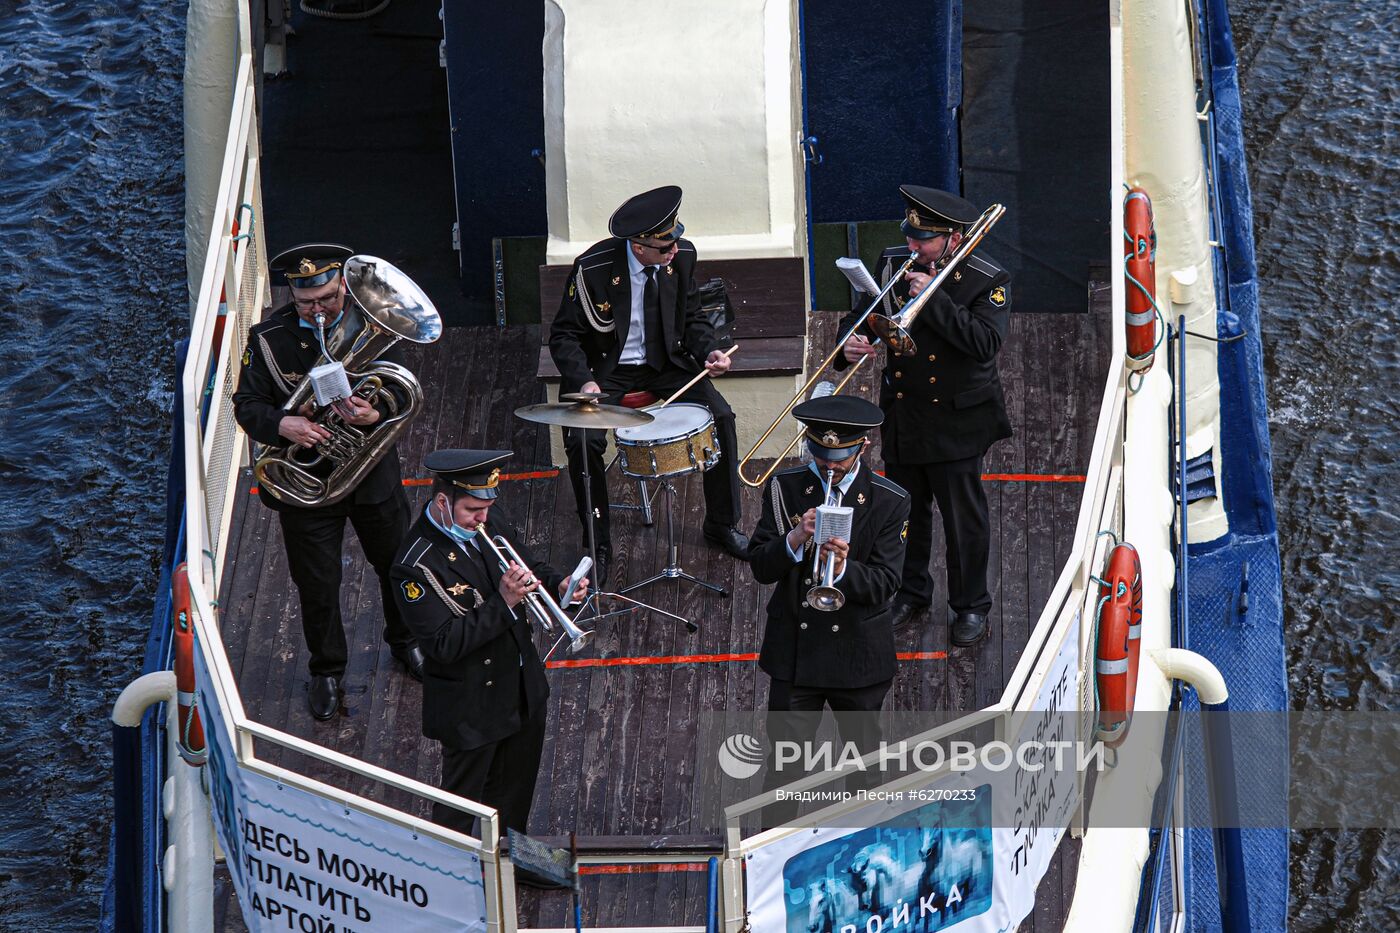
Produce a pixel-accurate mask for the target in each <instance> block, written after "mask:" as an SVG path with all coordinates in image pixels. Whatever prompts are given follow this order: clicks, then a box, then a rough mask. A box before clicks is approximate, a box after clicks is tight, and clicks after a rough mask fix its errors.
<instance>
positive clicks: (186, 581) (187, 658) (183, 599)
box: [170, 564, 206, 767]
mask: <svg viewBox="0 0 1400 933" xmlns="http://www.w3.org/2000/svg"><path fill="white" fill-rule="evenodd" d="M170 588H171V590H172V593H171V595H172V598H173V602H174V629H175V694H176V702H177V703H178V705H179V708H180V713H179V723H180V725H179V728H180V734H179V735H177V736H176V737H175V747H176V748H178V749H179V750H180V757H181V758H183V759H185V763H186V764H190V765H193V766H195V767H199V766H200V765H202V764H204V759H205V755H206V752H205V748H204V725H203V724H202V723H201V722H200V721H199V710H198V709H196V708H195V684H194V623H193V622H192V621H191V616H190V577H189V571H188V570H187V568H186V567H185V565H184V564H181V565H180V566H178V567H176V568H175V573H174V575H173V576H172V577H171V580H170Z"/></svg>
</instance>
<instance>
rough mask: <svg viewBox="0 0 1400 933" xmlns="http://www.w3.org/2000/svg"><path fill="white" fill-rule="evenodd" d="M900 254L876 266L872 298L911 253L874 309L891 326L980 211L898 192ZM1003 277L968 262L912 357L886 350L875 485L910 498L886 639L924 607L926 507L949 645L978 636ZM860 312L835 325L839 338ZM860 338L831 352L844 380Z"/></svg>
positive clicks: (999, 406)
mask: <svg viewBox="0 0 1400 933" xmlns="http://www.w3.org/2000/svg"><path fill="white" fill-rule="evenodd" d="M899 193H900V194H901V195H903V197H904V204H905V211H904V222H903V224H902V225H901V228H900V229H901V230H902V232H903V233H904V236H905V246H903V247H898V246H897V247H891V248H890V249H887V250H885V252H884V254H883V255H882V256H881V257H880V265H879V267H878V268H877V270H876V278H877V280H878V281H879V282H880V284H881V285H882V286H883V285H885V284H887V283H889V280H890V277H891V276H892V275H893V274H894V272H895V270H897V269H898V268H899V267H900V266H901V265H902V264H903V263H904V261H905V260H907V259H909V258H910V253H911V252H912V253H914V254H915V256H916V259H915V262H914V264H913V265H912V266H911V267H910V269H909V271H908V272H907V273H906V274H905V277H904V280H903V281H900V282H898V283H896V284H895V285H894V287H893V288H892V289H891V290H890V293H889V294H888V295H887V296H886V297H885V299H884V301H885V307H884V308H882V309H880V310H881V311H882V313H884V314H886V315H890V316H893V315H894V314H895V313H897V312H898V311H899V309H900V308H902V307H903V306H904V304H905V303H906V302H908V301H909V300H910V299H912V298H914V297H916V296H918V295H919V294H920V292H922V291H923V289H924V287H925V286H927V285H928V284H929V282H930V281H931V279H932V277H933V275H934V274H935V273H936V272H937V271H938V270H940V269H941V268H942V267H943V266H945V265H946V264H947V263H948V261H949V259H951V257H952V256H953V255H954V253H955V251H956V250H957V249H958V246H959V244H960V243H961V242H962V240H963V237H964V234H965V233H966V232H967V230H968V227H969V225H971V224H973V223H974V222H976V221H977V219H978V217H979V213H980V212H979V211H978V210H977V208H976V207H974V206H973V205H972V204H971V203H970V202H968V201H965V200H963V199H962V198H960V197H957V196H956V195H953V194H949V193H948V192H946V191H939V190H937V189H935V188H925V187H922V186H918V185H903V186H901V187H900V189H899ZM1010 279H1011V276H1010V275H1009V274H1008V273H1007V272H1006V270H1005V269H1003V268H1002V267H1001V266H999V265H998V264H997V263H996V262H995V261H994V260H992V259H990V258H988V257H987V255H986V254H985V253H982V252H977V253H973V254H969V255H968V256H967V257H966V258H965V259H964V260H962V261H961V262H960V263H959V264H958V267H957V268H955V269H954V270H953V271H952V274H951V275H950V276H949V277H948V278H946V279H944V282H943V285H942V286H941V287H940V288H939V290H938V292H937V293H936V294H935V295H934V296H933V297H932V299H931V300H930V301H929V302H928V304H927V305H925V306H924V308H923V311H922V313H921V314H919V316H918V318H917V320H916V321H915V323H914V325H913V327H912V328H911V336H912V337H913V338H914V341H915V343H916V347H915V349H914V350H913V352H911V353H907V354H905V355H900V354H898V353H896V352H894V351H893V350H892V349H891V350H890V351H889V356H888V357H887V359H886V360H885V371H884V376H883V378H882V380H881V383H880V407H881V408H882V409H884V411H885V423H884V427H883V428H882V430H881V440H882V442H883V448H882V449H883V454H884V460H885V475H886V476H888V477H889V478H890V479H892V480H894V481H895V482H896V483H898V484H899V485H900V486H902V487H903V488H905V489H907V490H908V491H909V496H910V499H911V505H910V512H909V550H908V553H907V554H906V555H905V561H904V577H903V580H902V582H901V584H900V588H899V594H898V596H896V597H895V602H896V609H895V627H896V628H904V627H905V626H907V625H908V624H909V623H910V622H912V620H913V618H914V617H915V616H916V615H917V614H919V613H921V612H922V611H923V610H924V609H926V608H927V607H928V606H929V605H930V604H931V603H932V601H933V579H932V577H931V576H930V575H929V555H930V553H931V552H932V547H933V503H934V502H937V503H938V511H939V514H940V515H942V517H943V537H944V541H945V542H946V544H947V571H948V605H949V608H950V609H951V610H952V612H953V621H952V628H951V631H950V632H949V640H950V641H951V642H952V643H953V644H954V645H956V646H958V647H968V646H971V645H975V644H976V643H977V642H978V641H980V640H981V639H982V638H983V637H984V636H985V635H986V634H987V614H988V612H990V610H991V608H992V597H991V594H990V593H989V592H988V589H987V561H988V555H989V553H990V548H991V534H990V523H989V520H988V514H987V494H986V491H985V490H984V489H983V487H982V457H983V455H984V454H986V452H987V449H988V448H990V447H991V446H992V444H994V443H995V442H997V441H998V440H1001V439H1002V438H1005V437H1010V436H1011V422H1010V420H1009V419H1008V417H1007V414H1006V402H1005V400H1004V398H1003V395H1002V388H1001V378H1000V376H999V375H998V373H997V351H998V350H1000V349H1001V345H1002V341H1003V340H1005V339H1006V335H1007V331H1008V328H1009V326H1010V325H1009V319H1010V311H1011V290H1010V286H1009V285H1008V284H1007V283H1008V282H1009V281H1010ZM858 314H859V312H852V313H851V314H850V315H848V316H847V317H846V318H845V319H843V320H842V322H841V331H842V333H844V332H845V331H846V330H847V329H848V328H850V327H851V326H853V325H854V324H855V321H856V318H857V316H858ZM869 336H870V333H869V330H868V326H862V328H861V332H858V333H857V334H856V335H855V336H853V337H852V338H851V339H850V340H848V341H847V342H846V345H845V346H844V347H843V348H842V354H841V355H839V356H838V357H837V358H836V367H837V368H838V369H844V368H845V367H846V366H848V365H849V364H851V363H855V362H856V361H858V360H859V359H861V357H864V356H869V355H871V354H873V353H874V352H875V347H874V346H873V345H872V344H871V341H870V340H869Z"/></svg>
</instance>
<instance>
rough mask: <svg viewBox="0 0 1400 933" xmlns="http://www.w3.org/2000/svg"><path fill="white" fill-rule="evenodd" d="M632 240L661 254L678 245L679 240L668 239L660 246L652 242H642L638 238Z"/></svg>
mask: <svg viewBox="0 0 1400 933" xmlns="http://www.w3.org/2000/svg"><path fill="white" fill-rule="evenodd" d="M632 242H634V243H636V244H637V245H638V246H645V247H646V248H647V249H654V250H656V251H657V252H658V253H660V254H661V255H663V256H664V255H666V254H667V253H669V252H671V251H672V250H673V249H675V248H676V247H677V246H679V245H680V241H678V240H668V241H666V242H665V243H662V244H661V245H660V246H657V245H656V244H654V243H643V242H641V241H640V240H633V241H632Z"/></svg>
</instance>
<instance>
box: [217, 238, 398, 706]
mask: <svg viewBox="0 0 1400 933" xmlns="http://www.w3.org/2000/svg"><path fill="white" fill-rule="evenodd" d="M351 255H352V251H351V250H350V248H349V247H346V246H340V245H337V244H334V243H304V244H301V245H300V246H294V247H292V248H291V249H289V250H286V251H285V252H282V253H280V254H278V255H277V256H275V257H273V259H272V261H271V262H270V263H269V266H270V267H271V269H272V271H273V273H274V275H275V274H279V273H280V274H281V275H283V276H285V277H286V281H287V284H288V285H289V286H290V287H291V290H292V301H291V302H290V303H289V304H286V305H283V306H282V307H280V308H278V309H277V310H275V311H273V312H272V314H270V315H269V316H268V318H267V320H265V321H263V322H262V323H261V324H258V325H256V326H255V327H253V328H252V329H251V330H249V331H248V347H247V349H246V350H244V351H243V366H242V370H241V372H240V373H239V377H238V389H237V391H235V392H234V394H233V405H234V417H235V418H237V420H238V423H239V425H240V426H241V427H242V428H243V430H244V431H245V432H246V433H247V434H248V436H249V437H251V438H252V439H253V440H255V441H258V442H259V443H261V444H267V445H269V446H274V447H283V446H286V445H288V444H299V445H301V446H303V447H314V446H316V445H317V444H319V443H321V442H322V441H324V440H326V439H328V438H329V437H330V436H331V433H330V431H328V430H327V429H326V428H325V427H323V426H321V425H320V424H318V423H316V422H314V421H311V420H310V419H308V418H307V417H306V416H307V415H308V414H310V407H309V406H310V403H308V405H307V406H304V407H303V409H302V410H301V411H295V412H288V411H285V410H284V409H283V408H282V406H283V404H284V403H285V402H286V401H287V399H288V398H290V397H291V395H292V393H293V392H294V391H295V390H296V388H297V385H298V384H299V383H300V382H301V381H302V380H303V379H305V378H306V374H307V372H308V371H309V370H310V369H311V368H312V367H313V366H315V365H316V363H317V362H318V360H319V359H320V358H321V346H320V343H319V341H318V340H317V317H318V316H320V317H321V318H322V319H323V321H324V324H325V331H326V339H327V340H328V341H329V340H330V338H331V335H332V334H333V333H334V332H335V328H336V327H337V326H338V325H339V324H340V322H341V319H342V318H343V317H344V314H345V303H346V301H347V300H348V298H347V291H346V285H345V277H344V276H343V275H342V274H341V267H342V265H343V264H344V262H345V260H346V259H348V258H349V257H350V256H351ZM386 356H387V357H388V358H389V359H390V360H391V361H392V360H393V357H394V352H393V350H390V352H389V353H388V354H386ZM338 404H339V403H338ZM344 404H345V406H346V407H344V408H342V410H341V414H342V415H343V416H344V417H345V420H346V421H348V422H349V423H350V424H353V425H355V426H357V427H361V428H368V427H370V426H371V425H373V424H375V423H376V422H377V421H379V419H380V418H381V417H382V416H383V415H384V414H385V412H381V411H379V410H378V409H376V408H375V407H374V406H372V405H370V404H369V403H368V402H366V401H364V400H363V399H360V398H351V399H349V400H348V401H347V402H346V403H344ZM259 493H260V494H259V496H258V498H259V499H261V500H262V502H263V504H264V505H266V506H267V507H269V508H271V509H274V510H275V511H276V512H277V517H278V520H279V521H280V523H281V525H282V540H283V544H284V545H285V546H286V549H287V565H288V567H289V568H290V570H291V574H292V582H293V583H295V584H296V588H297V595H298V597H299V598H300V602H301V629H302V635H303V637H305V639H306V648H307V651H308V652H310V655H311V661H310V668H311V687H310V689H309V690H308V691H307V699H308V701H309V703H310V706H311V715H312V716H314V717H315V718H317V719H321V720H325V719H330V718H331V717H332V716H334V715H335V712H336V710H337V709H338V708H339V706H340V703H341V699H342V696H343V690H344V687H343V684H342V680H343V679H344V677H345V665H346V661H347V648H346V643H345V625H344V623H343V621H342V620H341V615H340V572H341V552H342V548H343V541H344V538H345V522H346V520H347V519H348V520H349V522H350V524H351V526H352V527H353V528H354V529H355V534H356V536H357V537H358V538H359V539H360V545H361V547H363V548H364V551H365V557H366V558H367V559H368V560H369V563H370V565H371V566H372V567H374V572H375V573H376V574H378V576H379V596H380V600H381V603H382V605H383V607H384V640H385V641H386V642H387V643H388V644H389V650H390V652H391V653H392V654H393V656H394V658H395V659H396V660H398V661H399V662H400V663H401V664H403V665H404V667H405V668H406V669H407V671H408V673H409V675H410V676H412V677H413V678H414V679H415V680H422V677H423V654H422V652H421V651H419V650H418V646H417V644H416V643H415V642H414V640H413V635H412V633H410V632H409V630H408V628H407V627H406V626H405V625H404V623H403V619H402V618H400V616H399V612H398V607H397V606H395V604H394V596H393V589H392V587H391V585H390V583H389V568H390V567H391V566H392V565H393V562H394V554H395V552H396V551H397V550H398V547H399V542H400V541H402V540H403V536H404V532H405V530H406V529H407V528H408V500H407V499H406V498H405V497H404V493H403V483H402V481H401V479H400V476H399V457H398V453H397V452H396V450H395V449H394V448H390V450H389V451H388V453H387V454H385V455H384V457H383V458H382V459H381V460H380V461H379V462H378V463H377V464H375V466H374V467H373V468H372V469H371V470H370V471H369V473H368V474H367V475H366V476H365V478H364V479H363V480H361V481H360V484H359V485H358V486H357V487H356V488H355V490H354V492H352V493H351V494H350V495H348V496H346V497H345V498H344V499H342V500H341V501H339V502H337V503H335V504H333V505H326V506H321V507H318V508H301V507H298V506H295V505H292V504H290V503H287V502H282V501H280V500H279V499H278V498H277V496H276V495H275V494H273V493H272V492H271V491H270V490H268V489H261V490H259Z"/></svg>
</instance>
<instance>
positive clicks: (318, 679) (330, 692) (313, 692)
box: [306, 674, 340, 722]
mask: <svg viewBox="0 0 1400 933" xmlns="http://www.w3.org/2000/svg"><path fill="white" fill-rule="evenodd" d="M306 699H307V702H308V703H309V704H310V706H311V715H312V716H314V717H315V718H317V719H319V720H321V721H322V722H324V721H325V720H327V719H330V718H331V717H332V716H334V715H335V711H336V710H338V709H340V678H339V677H323V676H321V675H319V674H315V675H312V677H311V689H310V690H308V691H307V692H306Z"/></svg>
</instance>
